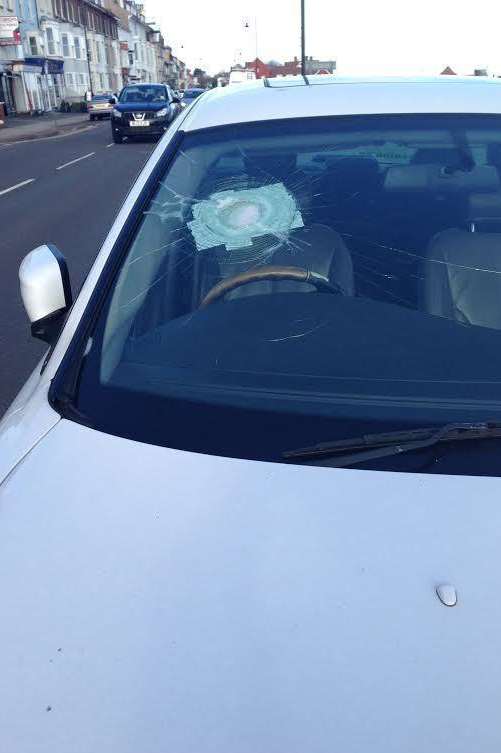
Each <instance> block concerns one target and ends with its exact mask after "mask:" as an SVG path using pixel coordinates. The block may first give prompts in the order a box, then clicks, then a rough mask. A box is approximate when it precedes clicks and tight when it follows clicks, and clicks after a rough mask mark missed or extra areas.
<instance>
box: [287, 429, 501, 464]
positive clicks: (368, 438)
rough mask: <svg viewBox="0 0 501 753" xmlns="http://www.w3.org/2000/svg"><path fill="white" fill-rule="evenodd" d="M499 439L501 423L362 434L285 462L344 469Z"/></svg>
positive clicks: (299, 452) (290, 454)
mask: <svg viewBox="0 0 501 753" xmlns="http://www.w3.org/2000/svg"><path fill="white" fill-rule="evenodd" d="M497 438H501V422H499V421H484V422H479V423H456V424H452V423H451V424H445V425H444V426H441V427H439V428H438V429H437V427H432V428H422V429H411V430H409V431H391V432H384V433H380V434H364V435H362V436H361V437H352V438H351V439H340V440H338V441H335V442H322V443H320V444H316V445H311V446H310V447H300V448H298V449H296V450H288V451H286V452H284V453H283V454H282V458H283V459H284V460H291V461H295V460H316V459H321V458H330V459H331V460H330V462H329V467H332V468H343V467H344V466H349V465H355V464H356V463H362V462H365V461H368V460H377V459H378V458H386V457H391V456H392V455H400V454H402V453H405V452H412V451H413V450H421V449H425V448H427V447H433V445H436V444H439V443H440V442H458V441H461V440H466V439H468V440H472V439H497Z"/></svg>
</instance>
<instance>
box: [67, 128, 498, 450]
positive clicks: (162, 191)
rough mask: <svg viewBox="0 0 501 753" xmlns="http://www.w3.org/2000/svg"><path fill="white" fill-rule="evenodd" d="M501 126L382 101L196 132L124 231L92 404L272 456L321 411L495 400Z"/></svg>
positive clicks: (397, 415)
mask: <svg viewBox="0 0 501 753" xmlns="http://www.w3.org/2000/svg"><path fill="white" fill-rule="evenodd" d="M500 133H501V131H500V129H499V119H498V118H497V117H493V116H486V117H482V116H384V117H383V116H374V117H346V118H322V119H314V118H310V119H306V120H298V121H295V122H287V124H286V125H284V124H283V123H278V122H277V123H274V122H269V123H261V124H259V123H258V124H249V125H239V126H231V127H222V128H216V129H209V130H207V131H200V132H198V133H193V134H186V135H185V136H184V137H183V140H182V142H181V145H180V146H179V148H178V150H177V152H176V155H175V157H174V159H173V161H172V163H171V164H170V166H169V168H168V169H166V171H165V174H164V175H163V176H161V178H160V180H159V182H158V184H157V186H156V187H155V190H154V192H153V194H152V195H151V197H150V198H149V200H148V202H147V205H146V208H145V209H144V212H143V214H142V218H141V221H140V223H139V226H138V229H137V232H136V234H135V236H134V238H133V239H132V241H131V243H130V245H129V246H128V247H127V248H126V249H124V252H123V258H122V260H121V264H120V268H119V271H118V275H117V277H116V278H115V281H114V283H113V285H112V287H111V289H110V291H109V293H108V294H107V298H106V301H105V303H104V305H103V307H102V309H101V313H100V316H99V320H98V324H97V325H96V327H95V330H94V331H93V333H92V336H91V339H90V340H89V343H88V346H87V353H86V356H85V359H84V362H83V368H82V375H81V380H80V382H79V395H78V405H79V410H81V411H82V413H83V414H87V413H90V414H92V415H93V417H94V420H97V424H98V425H103V426H106V428H107V430H110V431H114V432H117V433H122V434H124V435H127V436H134V437H142V438H143V439H145V441H155V442H157V443H160V444H170V445H172V446H180V447H185V448H191V449H199V450H200V451H214V452H220V453H221V454H236V455H238V456H244V457H261V458H262V457H265V458H275V457H278V456H279V454H280V451H282V450H283V449H285V445H286V444H287V443H288V442H292V444H293V446H294V445H296V446H297V445H300V444H301V443H302V444H308V443H309V442H312V441H317V440H319V439H321V437H320V436H319V432H320V433H321V431H322V430H323V429H322V428H321V427H322V426H324V424H323V423H322V422H327V423H326V424H325V426H327V428H326V429H325V430H326V432H327V438H329V439H332V438H333V437H332V431H333V428H332V427H333V424H332V420H333V419H335V420H336V423H335V426H337V427H338V428H337V430H338V431H341V432H343V431H348V429H350V432H349V433H350V434H353V433H355V432H356V433H357V434H361V433H363V431H362V430H367V431H371V430H381V429H383V428H384V429H394V428H395V427H396V428H398V427H399V426H400V425H402V424H404V425H406V426H408V425H413V423H414V422H418V424H419V425H420V426H422V425H423V423H425V422H426V421H428V422H430V423H436V422H438V421H440V422H442V421H445V420H448V421H451V420H457V419H464V416H465V414H467V415H468V416H470V417H479V416H482V417H484V416H486V415H488V416H489V417H492V416H493V415H497V414H498V413H499V412H500V409H501V377H500V374H501V303H500V301H501V180H500V174H501V136H500ZM98 403H99V410H97V409H96V405H97V404H98ZM195 405H196V406H198V407H197V409H196V410H195V408H194V406H195ZM118 406H120V410H118ZM201 406H205V407H204V408H203V409H202V407H201ZM209 406H210V411H212V413H210V416H209V417H208V414H207V411H209ZM221 411H222V412H221ZM96 413H98V414H99V416H98V418H97V419H96ZM160 416H163V418H162V420H160V418H159V417H160ZM187 416H188V418H186V417H187ZM202 416H205V418H204V419H203V420H204V421H205V422H207V421H209V422H212V421H215V423H214V424H212V426H213V431H212V433H211V432H209V434H210V436H208V433H207V431H208V430H207V424H206V423H204V424H203V425H202V424H200V421H201V420H202ZM258 416H260V419H259V420H258V418H257V417H258ZM270 416H273V419H271V418H270ZM223 417H224V420H223ZM185 419H186V420H185ZM270 420H272V421H273V427H274V428H273V430H271V431H270V430H269V426H268V423H269V421H270ZM225 421H227V424H225ZM263 421H264V423H265V424H266V425H267V426H268V430H267V431H266V432H264V433H261V432H260V430H258V429H257V426H258V425H259V426H261V428H262V423H261V422H263ZM223 425H225V426H226V429H225V432H224V436H223V433H222V432H223V429H222V427H223ZM325 426H324V428H325ZM190 427H191V428H190ZM245 427H246V428H245ZM343 427H344V429H343ZM256 431H257V432H258V433H259V441H257V440H256ZM296 434H298V435H299V436H295V435H296ZM293 439H294V440H297V441H293Z"/></svg>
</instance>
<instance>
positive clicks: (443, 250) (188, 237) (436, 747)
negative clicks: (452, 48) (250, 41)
mask: <svg viewBox="0 0 501 753" xmlns="http://www.w3.org/2000/svg"><path fill="white" fill-rule="evenodd" d="M451 78H452V77H451ZM500 173H501V82H498V81H495V80H478V79H473V78H472V79H470V80H464V81H463V80H460V79H457V78H455V79H454V80H453V81H452V80H450V79H449V78H448V77H444V78H443V79H442V80H389V81H384V80H376V79H372V80H356V81H353V80H346V79H340V78H337V79H336V78H331V77H328V76H318V77H314V76H312V77H308V78H307V79H303V78H301V77H294V78H291V79H276V80H270V81H266V82H263V81H260V82H255V83H253V84H249V85H248V86H247V85H245V84H243V85H242V86H240V87H228V88H223V89H217V90H213V91H211V92H208V93H207V94H206V95H204V96H203V97H201V98H199V99H198V100H196V101H195V102H194V103H193V105H192V106H190V107H189V108H186V109H185V110H184V111H183V112H182V113H181V114H180V116H179V117H178V118H177V119H176V120H175V121H174V122H173V123H172V124H171V126H170V127H169V130H168V131H167V133H166V134H165V136H164V137H163V138H162V140H161V142H160V143H159V145H158V146H157V148H156V149H155V151H154V152H153V154H152V156H151V157H150V159H149V161H148V163H147V164H146V166H145V168H144V170H143V172H142V173H141V175H140V177H139V178H138V180H137V182H136V183H135V185H134V186H133V188H132V189H131V191H130V193H129V195H128V197H127V199H126V201H125V203H124V205H123V207H122V208H121V210H120V212H119V214H118V216H117V218H116V220H115V222H114V224H113V226H112V228H111V230H110V232H109V234H108V237H107V238H106V240H105V242H104V244H103V246H102V248H101V250H100V252H99V254H98V255H97V258H96V261H95V264H94V266H93V268H92V270H91V272H90V274H89V276H88V277H87V279H86V282H85V284H84V286H83V288H82V290H81V291H80V294H79V295H78V297H77V299H76V300H75V301H74V302H73V301H72V296H71V288H70V281H69V274H68V270H67V269H66V264H65V261H64V258H63V257H62V255H61V254H60V252H59V251H58V250H57V249H55V248H54V247H52V246H49V245H43V246H40V247H39V248H37V249H35V250H34V251H32V252H31V253H30V254H28V256H27V257H26V259H25V260H24V261H23V263H22V265H21V269H20V280H21V294H22V297H23V300H24V303H25V307H26V310H27V313H28V316H29V319H30V321H31V327H32V332H33V334H34V335H35V336H37V337H40V338H42V339H44V340H45V341H46V342H47V343H48V345H49V350H48V352H47V355H46V357H45V358H44V359H43V361H42V362H41V363H40V364H39V365H38V367H37V368H36V369H35V371H34V372H33V374H32V376H31V377H30V379H29V380H28V382H27V383H26V385H25V386H24V388H23V389H22V391H21V392H20V394H19V395H18V397H17V398H16V400H15V402H14V403H13V405H12V407H11V408H10V410H9V411H8V412H7V414H6V416H5V417H4V419H3V421H2V422H1V424H0V482H1V486H0V593H1V595H2V600H1V611H2V615H1V619H0V667H1V679H2V681H1V690H0V709H1V712H0V713H1V723H0V749H1V750H2V751H5V753H35V752H36V753H70V752H71V753H90V752H91V751H99V753H117V752H120V753H138V752H140V753H166V752H169V753H216V752H217V753H257V752H258V751H259V752H261V751H262V752H263V753H268V752H269V753H271V752H273V753H306V751H307V752H308V753H368V752H370V753H404V752H405V753H425V752H426V753H473V752H475V753H499V751H500V749H501V723H500V721H499V714H498V711H499V707H500V704H501V690H500V682H499V678H500V677H501V638H500V636H501V629H500V627H501V606H500V600H499V599H498V598H497V596H496V595H497V593H499V591H500V590H501V574H500V573H501V568H500V567H499V556H500V555H499V550H500V547H499V541H500V534H499V531H500V530H501V505H500V502H499V499H500V496H501V479H500V474H501V470H500V469H501V462H500V455H501V443H500V434H501V430H500V421H501V386H500V374H501V304H500V301H501V282H500V281H501V255H500V248H501V179H500ZM13 295H14V293H13ZM498 361H499V363H498Z"/></svg>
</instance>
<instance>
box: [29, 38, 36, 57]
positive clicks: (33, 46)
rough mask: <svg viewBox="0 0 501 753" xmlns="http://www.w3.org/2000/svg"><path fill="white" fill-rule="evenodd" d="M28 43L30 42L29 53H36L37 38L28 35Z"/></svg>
mask: <svg viewBox="0 0 501 753" xmlns="http://www.w3.org/2000/svg"><path fill="white" fill-rule="evenodd" d="M29 43H30V55H34V56H36V55H38V45H37V38H36V37H29Z"/></svg>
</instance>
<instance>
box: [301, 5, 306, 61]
mask: <svg viewBox="0 0 501 753" xmlns="http://www.w3.org/2000/svg"><path fill="white" fill-rule="evenodd" d="M301 75H302V76H306V54H305V35H304V0H301Z"/></svg>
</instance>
